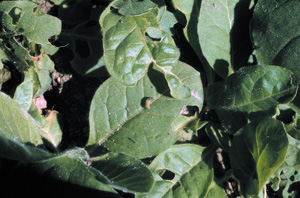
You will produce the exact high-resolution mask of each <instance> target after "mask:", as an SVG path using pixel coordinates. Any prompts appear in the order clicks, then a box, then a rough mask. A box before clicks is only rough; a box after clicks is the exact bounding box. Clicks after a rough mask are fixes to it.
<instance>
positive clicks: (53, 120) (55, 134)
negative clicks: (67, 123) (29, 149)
mask: <svg viewBox="0 0 300 198" xmlns="http://www.w3.org/2000/svg"><path fill="white" fill-rule="evenodd" d="M45 121H46V124H45V126H44V127H43V128H42V130H41V136H42V137H43V138H44V139H45V140H46V141H47V143H49V146H50V148H51V149H53V150H55V151H58V147H59V144H60V143H61V140H62V134H63V132H62V124H61V123H62V117H61V115H60V114H59V113H58V112H57V111H51V112H49V115H48V116H47V117H46V119H45Z"/></svg>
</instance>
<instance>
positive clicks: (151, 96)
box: [88, 62, 203, 158]
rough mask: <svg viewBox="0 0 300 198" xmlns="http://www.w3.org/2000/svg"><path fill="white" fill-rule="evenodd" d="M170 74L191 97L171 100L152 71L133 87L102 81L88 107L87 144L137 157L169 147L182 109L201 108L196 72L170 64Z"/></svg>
mask: <svg viewBox="0 0 300 198" xmlns="http://www.w3.org/2000/svg"><path fill="white" fill-rule="evenodd" d="M173 72H174V74H176V75H177V76H178V77H179V78H180V79H181V80H182V81H185V82H186V85H187V86H189V88H190V89H191V90H192V91H191V94H192V95H193V96H192V97H190V98H188V99H181V100H180V99H175V98H172V97H171V96H170V94H169V93H170V91H169V87H168V85H167V84H166V83H165V80H164V76H163V75H162V74H161V73H160V72H158V71H157V70H154V69H152V68H150V69H149V72H148V74H147V75H146V76H145V77H144V78H143V79H141V80H140V81H139V82H138V84H137V85H136V86H126V85H123V84H121V83H119V82H117V81H115V80H114V78H110V79H108V80H107V81H106V82H104V83H103V84H102V85H101V86H100V88H99V89H98V90H97V92H96V93H95V95H94V98H93V100H92V104H91V107H90V117H89V120H90V137H89V141H88V145H95V144H96V145H97V144H99V145H103V146H104V147H106V148H108V149H109V150H110V151H112V152H124V153H126V154H129V155H132V156H134V157H137V158H145V157H150V156H153V155H157V154H158V153H160V152H161V151H163V150H165V149H167V148H168V147H170V146H171V145H172V144H173V143H174V142H175V141H176V140H177V136H176V135H175V132H174V131H173V130H172V123H173V122H174V121H175V120H176V118H177V117H179V116H182V115H180V112H181V110H182V108H183V107H184V106H185V105H192V106H193V105H194V106H197V107H198V108H199V109H201V108H202V105H203V90H202V83H201V79H200V76H199V73H198V72H197V71H196V70H194V69H193V68H191V67H190V66H188V65H186V64H184V63H182V62H177V63H176V64H175V65H174V67H173ZM176 124H179V123H178V122H177V123H176Z"/></svg>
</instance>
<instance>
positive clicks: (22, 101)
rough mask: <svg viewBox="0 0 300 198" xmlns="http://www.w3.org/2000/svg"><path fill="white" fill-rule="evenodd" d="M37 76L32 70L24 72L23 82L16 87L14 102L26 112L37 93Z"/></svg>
mask: <svg viewBox="0 0 300 198" xmlns="http://www.w3.org/2000/svg"><path fill="white" fill-rule="evenodd" d="M37 82H38V79H37V75H36V73H35V71H34V69H33V68H31V69H29V70H28V71H25V72H24V81H23V82H22V83H21V84H20V85H19V86H18V87H17V89H16V91H15V94H14V100H15V101H16V102H17V103H19V105H20V107H21V108H22V109H24V110H25V111H28V110H29V108H30V106H31V104H32V102H33V96H34V95H35V93H36V92H37Z"/></svg>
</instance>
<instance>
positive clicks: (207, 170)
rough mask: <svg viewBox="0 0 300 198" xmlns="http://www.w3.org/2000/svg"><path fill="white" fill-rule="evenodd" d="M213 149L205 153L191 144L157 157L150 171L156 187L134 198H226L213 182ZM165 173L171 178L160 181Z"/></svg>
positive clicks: (202, 149)
mask: <svg viewBox="0 0 300 198" xmlns="http://www.w3.org/2000/svg"><path fill="white" fill-rule="evenodd" d="M212 152H214V149H212V148H210V149H206V150H205V149H204V148H203V147H201V146H198V145H194V144H182V145H174V146H172V147H170V148H169V149H167V150H166V151H163V152H162V153H160V154H159V155H158V156H157V157H156V158H155V159H154V160H153V162H152V163H151V164H150V165H149V168H150V169H151V170H153V172H155V173H157V174H159V175H156V183H155V186H154V187H153V189H152V190H151V191H150V192H149V193H147V194H142V193H141V194H136V197H137V198H147V197H149V198H150V197H151V198H162V197H164V198H166V197H195V198H196V197H199V198H208V197H220V198H221V197H227V196H226V194H225V193H224V191H223V190H222V188H220V187H219V186H217V185H216V184H215V182H214V180H213V178H214V175H213V171H212V156H214V155H213V153H212ZM165 171H168V172H172V173H173V174H174V175H175V176H174V178H172V179H170V180H168V179H165V180H164V179H162V178H161V176H162V175H163V174H164V172H165Z"/></svg>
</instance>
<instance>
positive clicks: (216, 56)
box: [198, 0, 239, 79]
mask: <svg viewBox="0 0 300 198" xmlns="http://www.w3.org/2000/svg"><path fill="white" fill-rule="evenodd" d="M238 2H239V1H238V0H226V1H223V0H217V1H213V0H207V1H205V2H204V1H203V2H202V5H201V10H200V15H199V22H198V35H199V42H200V45H201V49H202V52H203V55H204V57H205V58H206V60H207V62H208V63H209V65H210V66H211V67H212V68H213V69H214V70H215V71H216V72H217V74H219V75H220V76H221V77H223V78H224V79H225V78H226V77H227V76H229V75H230V74H232V73H233V69H234V68H233V65H232V64H231V38H230V33H231V29H232V27H233V23H234V8H235V6H236V4H237V3H238Z"/></svg>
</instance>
